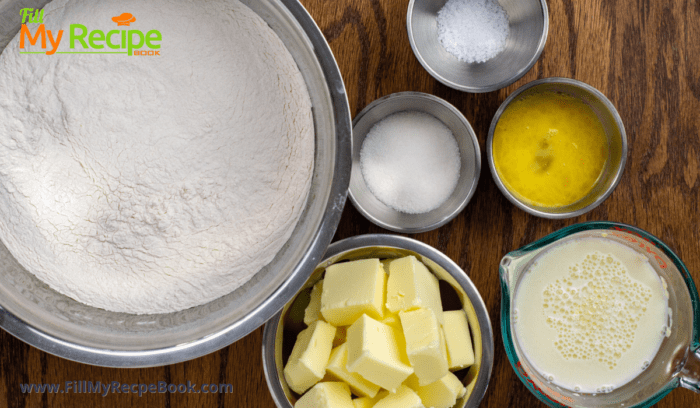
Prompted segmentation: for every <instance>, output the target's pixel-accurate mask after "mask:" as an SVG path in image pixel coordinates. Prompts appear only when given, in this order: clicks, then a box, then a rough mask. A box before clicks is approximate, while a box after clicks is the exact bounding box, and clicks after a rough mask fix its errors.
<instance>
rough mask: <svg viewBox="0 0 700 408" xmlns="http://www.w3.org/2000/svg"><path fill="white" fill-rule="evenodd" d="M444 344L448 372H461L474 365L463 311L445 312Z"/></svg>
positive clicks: (467, 325)
mask: <svg viewBox="0 0 700 408" xmlns="http://www.w3.org/2000/svg"><path fill="white" fill-rule="evenodd" d="M443 316H444V317H445V325H444V326H443V330H444V332H445V343H446V344H447V361H448V363H449V366H450V370H461V369H463V368H465V367H469V366H470V365H472V364H474V348H473V346H472V339H471V336H469V323H468V322H467V315H466V313H465V312H464V310H454V311H449V312H445V313H444V314H443Z"/></svg>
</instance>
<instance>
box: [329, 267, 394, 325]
mask: <svg viewBox="0 0 700 408" xmlns="http://www.w3.org/2000/svg"><path fill="white" fill-rule="evenodd" d="M385 289H386V274H385V273H384V269H383V268H382V265H381V263H379V259H362V260H359V261H352V262H343V263H339V264H334V265H331V266H329V267H328V268H327V269H326V276H325V278H324V282H323V293H322V294H321V314H322V315H323V318H324V319H326V321H327V322H328V323H330V324H332V325H334V326H347V325H350V324H352V323H353V322H354V321H355V320H357V319H358V318H359V317H360V316H362V315H363V314H367V315H369V316H371V317H373V318H375V319H381V318H382V317H383V316H384V306H383V303H384V296H385Z"/></svg>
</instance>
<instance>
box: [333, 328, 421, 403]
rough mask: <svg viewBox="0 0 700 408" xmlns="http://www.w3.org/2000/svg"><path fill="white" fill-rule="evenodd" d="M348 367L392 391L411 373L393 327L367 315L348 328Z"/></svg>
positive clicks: (411, 369) (351, 370)
mask: <svg viewBox="0 0 700 408" xmlns="http://www.w3.org/2000/svg"><path fill="white" fill-rule="evenodd" d="M346 344H347V345H348V362H347V369H348V371H350V372H353V373H358V374H359V375H361V376H362V377H363V378H365V379H366V380H368V381H370V382H372V383H373V384H377V385H379V386H380V387H382V388H385V389H387V390H389V391H391V392H396V389H397V388H398V387H399V386H400V385H401V383H402V382H403V381H404V380H405V379H406V378H407V377H408V376H409V375H411V373H413V368H411V365H410V363H409V362H408V358H407V357H406V352H405V351H404V350H402V349H400V348H399V343H398V340H397V333H396V331H395V330H394V329H393V328H391V327H390V326H387V325H385V324H383V323H380V322H378V321H376V320H374V319H372V318H371V317H369V316H367V315H362V317H360V318H359V319H357V321H356V322H355V323H353V324H352V325H351V326H350V327H349V328H348V339H347V342H346Z"/></svg>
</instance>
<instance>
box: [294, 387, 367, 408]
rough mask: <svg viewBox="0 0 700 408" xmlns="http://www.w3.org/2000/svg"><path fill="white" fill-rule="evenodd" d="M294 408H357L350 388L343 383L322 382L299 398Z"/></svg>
mask: <svg viewBox="0 0 700 408" xmlns="http://www.w3.org/2000/svg"><path fill="white" fill-rule="evenodd" d="M294 408H355V407H354V405H353V403H352V399H351V397H350V388H348V385H347V384H344V383H342V382H322V383H318V384H316V385H315V386H314V387H313V388H312V389H311V390H309V392H307V393H306V394H304V395H303V396H302V397H301V398H299V399H298V400H297V402H296V404H294Z"/></svg>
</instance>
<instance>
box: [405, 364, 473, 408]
mask: <svg viewBox="0 0 700 408" xmlns="http://www.w3.org/2000/svg"><path fill="white" fill-rule="evenodd" d="M404 384H405V385H407V386H408V387H409V388H411V389H412V390H413V391H415V392H416V394H418V396H419V397H420V399H421V401H423V405H425V406H426V407H428V408H451V407H453V406H454V405H455V404H456V403H457V399H458V398H462V397H463V396H464V394H465V393H466V392H467V389H466V388H465V387H464V384H462V382H461V381H459V378H457V376H455V375H454V374H452V373H450V372H448V373H447V375H446V376H444V377H442V378H441V379H439V380H437V381H435V382H433V383H431V384H428V385H420V384H419V383H418V377H416V376H415V374H412V375H411V376H410V377H408V379H406V382H404Z"/></svg>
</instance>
